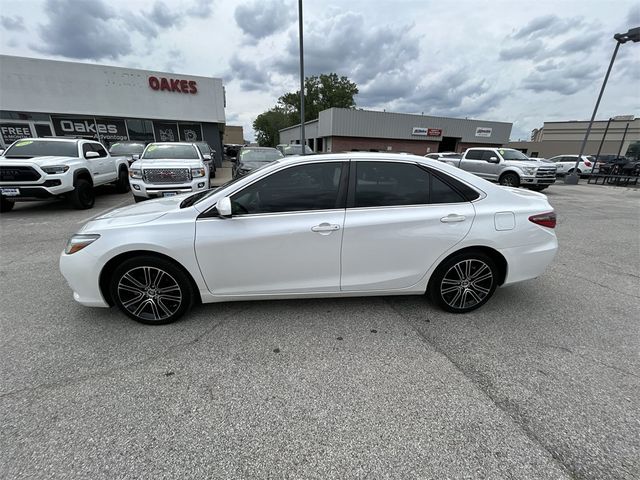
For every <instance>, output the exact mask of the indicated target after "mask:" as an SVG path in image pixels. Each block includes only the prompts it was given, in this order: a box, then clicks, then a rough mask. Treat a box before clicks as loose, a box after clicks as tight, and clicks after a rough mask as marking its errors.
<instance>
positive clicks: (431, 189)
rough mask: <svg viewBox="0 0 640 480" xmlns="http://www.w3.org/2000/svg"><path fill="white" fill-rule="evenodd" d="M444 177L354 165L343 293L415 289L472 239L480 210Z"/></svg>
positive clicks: (393, 166) (406, 168)
mask: <svg viewBox="0 0 640 480" xmlns="http://www.w3.org/2000/svg"><path fill="white" fill-rule="evenodd" d="M441 175H442V176H436V175H434V174H433V173H431V172H430V171H429V170H427V169H426V167H421V166H418V165H417V164H415V163H411V162H393V161H391V162H390V161H384V160H383V161H377V160H371V161H369V160H364V161H357V162H356V161H352V167H351V180H350V182H349V198H348V203H347V207H348V208H347V212H346V217H345V224H344V234H343V239H342V277H341V290H342V291H378V290H400V289H406V288H409V287H411V286H413V285H415V284H416V283H418V282H419V281H420V280H421V279H422V278H423V277H424V275H425V274H426V272H427V270H428V269H429V268H430V267H431V266H432V265H433V263H434V262H435V261H436V260H437V259H438V258H439V257H440V256H441V255H442V254H443V253H445V252H447V251H448V250H449V249H451V248H452V247H453V246H454V245H455V244H457V243H458V242H460V241H461V240H462V239H463V238H464V237H465V236H466V235H467V233H468V232H469V229H470V228H471V224H472V223H473V218H474V216H475V209H474V207H473V205H472V204H471V203H470V202H469V201H467V200H465V198H464V197H463V196H462V195H461V194H460V193H459V192H458V191H456V190H455V188H453V187H452V186H451V183H447V180H446V179H447V178H448V177H447V176H444V174H441ZM443 178H444V179H443ZM449 181H450V182H453V181H455V180H449Z"/></svg>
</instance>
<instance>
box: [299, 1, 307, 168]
mask: <svg viewBox="0 0 640 480" xmlns="http://www.w3.org/2000/svg"><path fill="white" fill-rule="evenodd" d="M298 35H299V37H300V147H301V149H302V155H304V154H305V153H306V152H305V150H306V149H307V148H306V146H305V140H304V49H303V47H302V45H303V44H302V0H298Z"/></svg>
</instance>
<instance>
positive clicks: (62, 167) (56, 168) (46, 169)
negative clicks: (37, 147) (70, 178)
mask: <svg viewBox="0 0 640 480" xmlns="http://www.w3.org/2000/svg"><path fill="white" fill-rule="evenodd" d="M67 170H69V166H68V165H54V166H52V167H42V171H43V172H44V173H49V174H56V173H64V172H66V171H67Z"/></svg>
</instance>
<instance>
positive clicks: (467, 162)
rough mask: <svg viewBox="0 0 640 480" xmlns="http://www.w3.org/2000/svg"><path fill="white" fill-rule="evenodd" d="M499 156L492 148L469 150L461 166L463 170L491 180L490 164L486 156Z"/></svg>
mask: <svg viewBox="0 0 640 480" xmlns="http://www.w3.org/2000/svg"><path fill="white" fill-rule="evenodd" d="M491 156H497V155H496V154H495V153H494V152H493V151H492V150H469V151H468V152H467V153H466V154H465V156H464V159H463V160H462V162H461V164H460V166H461V168H462V169H463V170H466V171H467V172H470V173H473V174H474V175H477V176H479V177H482V178H486V179H487V180H491V178H490V177H491V172H490V165H493V164H490V163H489V162H487V161H486V160H485V159H484V158H485V157H486V158H489V157H491Z"/></svg>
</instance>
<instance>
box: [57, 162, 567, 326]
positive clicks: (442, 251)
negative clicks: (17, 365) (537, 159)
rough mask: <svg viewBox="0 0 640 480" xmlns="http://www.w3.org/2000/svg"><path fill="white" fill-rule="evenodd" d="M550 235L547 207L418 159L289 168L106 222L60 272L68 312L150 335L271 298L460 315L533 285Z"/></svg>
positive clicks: (73, 242) (272, 167)
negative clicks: (415, 306) (69, 300)
mask: <svg viewBox="0 0 640 480" xmlns="http://www.w3.org/2000/svg"><path fill="white" fill-rule="evenodd" d="M555 224H556V216H555V213H554V212H553V208H552V207H551V206H550V205H549V203H548V202H547V198H546V196H545V195H543V194H540V193H537V192H531V191H528V190H520V189H515V188H508V187H502V186H499V185H494V184H492V183H490V182H488V181H486V180H483V179H481V178H479V177H476V176H475V175H472V174H470V173H467V172H464V171H462V170H460V169H457V168H455V167H452V166H450V165H447V164H444V163H441V162H437V161H434V160H430V159H428V158H424V157H417V156H412V155H395V154H383V153H348V154H326V155H314V156H312V157H304V156H298V157H288V158H284V159H280V160H277V161H275V162H273V163H270V164H268V165H266V166H264V167H262V168H260V169H257V170H255V171H253V172H251V173H250V174H248V175H246V176H243V177H239V178H238V179H235V180H233V181H231V182H229V183H227V184H226V185H223V186H222V187H219V188H217V189H214V190H208V191H203V192H198V193H194V194H185V195H179V196H175V197H169V198H160V199H157V200H152V201H148V202H144V203H142V204H138V205H131V206H128V207H124V208H119V209H116V210H112V211H111V212H108V213H106V214H104V215H102V216H100V217H98V218H96V219H94V220H92V221H90V222H89V223H87V224H86V225H84V226H83V227H82V228H81V230H80V231H79V232H78V233H77V234H75V235H73V236H72V238H71V239H70V240H69V242H68V244H67V246H66V248H65V250H64V252H63V253H62V255H61V258H60V269H61V271H62V274H63V275H64V277H65V278H66V280H67V282H68V284H69V286H70V287H71V289H72V290H73V296H74V298H75V300H76V301H78V302H80V303H81V304H83V305H86V306H90V307H110V306H117V307H118V308H119V309H120V310H122V312H124V313H125V314H126V315H128V316H129V317H131V318H132V319H134V320H137V321H139V322H143V323H148V324H164V323H170V322H172V321H175V320H177V319H178V318H180V317H181V316H182V315H184V314H185V313H186V312H187V311H188V310H189V308H190V307H191V306H192V305H193V304H194V303H195V302H203V303H212V302H226V301H237V300H263V299H276V298H277V299H282V298H311V297H349V296H367V295H427V296H428V297H430V299H431V300H432V301H433V302H434V303H435V304H437V305H439V306H440V307H441V308H443V309H444V310H447V311H450V312H454V313H465V312H469V311H471V310H474V309H476V308H478V307H480V306H481V305H483V304H484V303H485V302H487V301H488V300H489V298H490V297H491V296H492V295H493V293H494V291H495V290H496V288H497V287H499V286H505V285H510V284H513V283H516V282H520V281H523V280H528V279H532V278H535V277H537V276H539V275H541V274H542V273H543V272H544V270H545V268H546V267H547V265H548V264H549V263H550V262H551V261H552V259H553V257H554V255H555V253H556V250H557V240H556V235H555V231H554V227H555Z"/></svg>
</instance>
